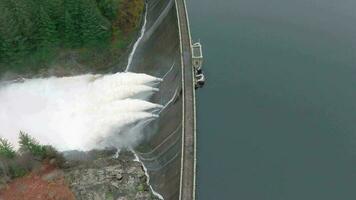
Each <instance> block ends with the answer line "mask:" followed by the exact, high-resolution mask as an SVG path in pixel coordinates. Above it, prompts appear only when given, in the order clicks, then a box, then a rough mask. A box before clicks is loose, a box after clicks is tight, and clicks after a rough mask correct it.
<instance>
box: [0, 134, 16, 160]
mask: <svg viewBox="0 0 356 200" xmlns="http://www.w3.org/2000/svg"><path fill="white" fill-rule="evenodd" d="M15 155H16V152H15V150H14V147H13V146H12V145H11V144H10V142H9V141H7V140H6V139H3V138H0V157H3V158H8V159H11V158H14V157H15Z"/></svg>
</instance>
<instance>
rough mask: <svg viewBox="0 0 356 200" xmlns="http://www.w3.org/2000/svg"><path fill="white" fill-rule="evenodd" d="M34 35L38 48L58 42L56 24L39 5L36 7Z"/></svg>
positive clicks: (47, 46)
mask: <svg viewBox="0 0 356 200" xmlns="http://www.w3.org/2000/svg"><path fill="white" fill-rule="evenodd" d="M34 35H35V43H36V45H37V47H38V48H39V49H46V48H49V47H52V46H54V45H56V43H57V42H58V38H57V31H56V26H55V24H54V22H53V21H52V20H51V18H50V17H49V16H48V14H47V12H46V11H45V9H44V8H43V7H42V6H41V5H40V6H39V9H38V14H37V19H36V32H35V33H34Z"/></svg>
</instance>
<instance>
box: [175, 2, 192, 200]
mask: <svg viewBox="0 0 356 200" xmlns="http://www.w3.org/2000/svg"><path fill="white" fill-rule="evenodd" d="M175 3H176V9H177V17H178V26H179V37H180V51H181V63H182V88H183V90H182V96H183V119H182V120H183V133H182V154H181V155H182V156H181V174H180V188H179V200H195V186H196V120H195V117H196V112H195V89H194V87H195V80H194V69H193V65H192V42H191V35H190V27H189V18H188V12H187V8H186V2H185V0H176V1H175Z"/></svg>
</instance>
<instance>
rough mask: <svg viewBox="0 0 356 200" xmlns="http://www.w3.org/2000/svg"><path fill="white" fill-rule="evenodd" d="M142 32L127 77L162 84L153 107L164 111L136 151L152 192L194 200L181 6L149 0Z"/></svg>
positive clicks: (190, 81) (192, 124) (190, 78)
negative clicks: (153, 78)
mask: <svg viewBox="0 0 356 200" xmlns="http://www.w3.org/2000/svg"><path fill="white" fill-rule="evenodd" d="M146 4H147V6H146V19H147V21H146V24H145V32H144V35H143V36H142V38H141V40H140V42H139V43H138V46H137V49H136V51H135V54H134V57H133V59H132V63H131V65H130V66H131V67H130V70H129V71H132V72H138V73H146V74H150V75H153V76H156V77H161V78H163V82H162V83H161V84H160V86H159V88H160V90H159V92H157V93H156V94H154V95H153V97H152V99H151V101H152V102H154V103H159V104H161V105H164V108H163V110H162V111H161V112H160V117H159V118H158V119H157V120H155V121H153V122H151V123H150V124H149V125H148V126H147V127H145V129H144V130H142V131H144V135H145V136H146V138H145V139H144V141H143V142H142V144H141V145H140V146H139V147H137V148H136V149H135V152H136V154H137V156H138V157H139V159H140V160H141V161H142V162H143V163H144V165H145V167H146V168H147V171H148V174H149V175H150V184H151V185H152V187H153V189H154V190H155V191H156V192H158V193H159V194H161V195H162V196H163V197H164V199H166V200H177V199H179V200H194V199H195V184H196V183H195V182H196V180H195V172H196V121H195V90H194V87H195V72H194V71H195V70H194V69H193V66H192V44H191V35H190V29H189V19H188V15H187V10H186V4H185V0H147V2H146Z"/></svg>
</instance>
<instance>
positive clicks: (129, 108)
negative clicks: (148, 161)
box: [0, 73, 162, 151]
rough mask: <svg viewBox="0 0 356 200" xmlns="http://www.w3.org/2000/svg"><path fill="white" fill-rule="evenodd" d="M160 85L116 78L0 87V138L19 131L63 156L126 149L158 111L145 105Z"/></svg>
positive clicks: (138, 77) (145, 78) (141, 78)
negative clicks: (111, 148) (110, 148)
mask: <svg viewBox="0 0 356 200" xmlns="http://www.w3.org/2000/svg"><path fill="white" fill-rule="evenodd" d="M161 81H162V80H161V79H159V78H155V77H152V76H149V75H145V74H135V73H116V74H110V75H92V74H88V75H81V76H74V77H63V78H57V77H50V78H46V79H27V80H24V81H23V82H21V83H2V84H1V83H0V137H1V138H5V139H8V140H9V141H10V142H11V143H12V144H13V145H15V146H16V144H17V140H18V134H19V132H20V131H24V132H26V133H29V134H30V135H31V136H33V137H34V138H36V139H37V140H38V141H39V142H40V143H41V144H48V145H53V146H54V147H56V148H57V149H59V150H61V151H63V150H90V149H94V148H105V147H115V148H132V147H133V146H135V145H137V144H138V143H139V141H140V140H141V139H142V138H143V135H142V134H143V131H141V130H142V129H143V128H144V126H145V125H147V123H148V122H150V121H152V120H154V119H155V118H157V117H158V115H157V113H158V111H159V110H160V109H161V108H162V106H161V105H158V104H154V103H150V102H149V101H148V99H149V98H150V96H151V95H152V94H153V93H155V92H157V91H158V89H157V88H156V86H157V85H158V84H159V83H160V82H161Z"/></svg>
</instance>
